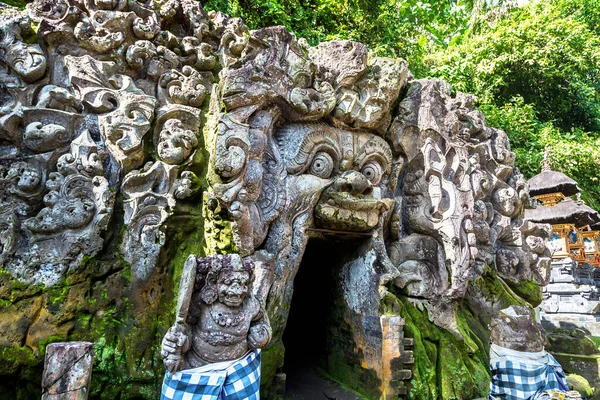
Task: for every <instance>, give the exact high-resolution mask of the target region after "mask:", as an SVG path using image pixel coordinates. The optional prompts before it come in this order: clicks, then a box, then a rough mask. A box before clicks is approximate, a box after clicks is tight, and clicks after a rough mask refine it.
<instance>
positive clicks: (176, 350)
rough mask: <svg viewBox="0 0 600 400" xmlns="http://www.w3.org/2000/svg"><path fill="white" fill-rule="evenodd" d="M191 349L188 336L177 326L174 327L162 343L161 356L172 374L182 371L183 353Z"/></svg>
mask: <svg viewBox="0 0 600 400" xmlns="http://www.w3.org/2000/svg"><path fill="white" fill-rule="evenodd" d="M187 349H189V339H188V336H187V335H186V334H185V333H183V332H182V330H181V329H180V328H179V327H178V326H177V325H174V326H172V327H171V328H170V329H169V330H168V331H167V333H166V334H165V337H164V338H163V341H162V348H161V355H162V356H163V357H164V358H165V360H164V362H165V367H166V368H167V370H169V372H170V373H175V372H177V371H179V370H180V369H181V366H182V364H183V353H184V352H185V351H186V350H187Z"/></svg>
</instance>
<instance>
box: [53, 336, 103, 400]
mask: <svg viewBox="0 0 600 400" xmlns="http://www.w3.org/2000/svg"><path fill="white" fill-rule="evenodd" d="M93 363H94V345H93V344H92V343H89V342H66V343H52V344H50V345H48V347H47V348H46V361H45V363H44V375H43V376H42V400H58V399H60V400H85V399H87V398H88V392H89V386H90V381H91V376H92V365H93Z"/></svg>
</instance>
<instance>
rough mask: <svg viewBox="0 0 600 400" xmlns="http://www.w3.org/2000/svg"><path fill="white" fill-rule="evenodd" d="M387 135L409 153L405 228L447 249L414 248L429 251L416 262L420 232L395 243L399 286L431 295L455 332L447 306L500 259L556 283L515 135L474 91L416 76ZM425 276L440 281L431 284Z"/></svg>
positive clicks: (512, 276) (515, 271)
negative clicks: (487, 114)
mask: <svg viewBox="0 0 600 400" xmlns="http://www.w3.org/2000/svg"><path fill="white" fill-rule="evenodd" d="M387 137H388V138H389V140H390V141H391V142H392V147H393V148H394V150H396V151H398V152H399V153H400V154H403V155H404V157H405V159H406V168H405V170H406V175H405V177H404V190H403V194H404V196H405V203H404V204H405V205H404V206H405V211H399V212H406V215H407V222H408V226H403V227H402V228H401V229H404V230H405V231H409V230H411V231H414V232H417V233H418V234H419V235H426V236H428V237H432V238H434V239H435V240H436V242H437V244H440V245H441V246H436V244H432V245H431V246H427V247H425V245H424V242H421V243H422V244H421V245H418V246H417V247H412V246H410V245H409V246H408V247H411V248H412V249H417V250H418V251H420V248H423V251H425V248H428V253H429V254H428V255H427V256H419V255H418V254H415V256H416V257H418V258H417V259H415V258H413V257H414V256H412V255H411V254H410V250H409V248H408V247H407V244H409V243H411V239H409V238H410V236H414V235H416V233H413V234H411V235H410V236H407V237H399V238H398V241H397V242H396V243H392V244H391V249H392V251H391V252H390V255H391V256H392V259H394V258H395V259H396V260H394V261H395V263H396V265H398V263H400V264H399V269H400V276H399V277H398V279H397V280H396V284H397V285H399V286H400V287H404V286H407V288H408V290H409V293H411V292H412V293H414V296H415V297H418V298H422V299H426V300H425V301H424V302H423V305H425V307H427V308H428V310H429V312H430V318H432V320H433V321H434V322H436V323H437V324H439V325H440V326H443V327H445V328H447V329H450V330H453V331H455V332H456V322H455V321H454V316H453V312H451V311H450V310H448V309H446V307H444V306H443V304H448V302H452V301H453V300H457V299H460V298H463V297H464V296H465V293H466V289H467V285H468V283H469V281H470V280H473V279H475V278H477V277H478V276H480V275H481V273H482V272H483V271H484V269H485V268H488V267H489V266H490V265H491V264H492V263H493V262H494V261H495V262H496V266H497V268H498V272H499V274H500V276H502V278H504V279H507V280H509V281H511V282H515V283H517V282H519V281H520V280H534V281H535V282H536V283H538V284H540V285H543V284H545V282H547V279H548V271H549V269H548V268H549V265H550V264H549V263H550V257H549V256H550V254H549V251H548V250H547V249H546V248H545V246H544V245H543V240H545V238H547V237H548V236H549V231H548V227H546V226H543V225H536V224H532V223H529V222H524V221H523V219H522V215H523V207H524V205H525V204H526V203H527V200H528V196H527V193H526V183H525V181H524V179H523V178H522V177H521V176H520V175H519V174H518V172H517V171H515V170H514V166H513V160H514V154H513V153H511V152H510V148H509V147H508V142H507V140H506V135H505V134H504V132H502V131H499V130H497V129H494V128H490V127H487V126H486V124H485V121H484V119H483V115H482V114H481V113H480V112H479V111H477V110H476V109H474V106H473V97H472V96H469V95H465V94H462V93H458V94H457V95H456V97H451V96H450V88H449V86H448V85H446V84H445V83H444V82H440V81H425V80H419V81H414V82H413V83H412V84H411V85H410V87H409V89H408V93H407V95H406V97H405V98H404V99H403V100H402V102H401V104H400V110H399V115H398V116H397V117H396V119H395V120H394V122H393V123H392V125H391V127H390V130H389V131H388V133H387ZM401 229H399V230H401ZM418 237H419V236H416V237H415V239H414V240H413V241H417V240H419V239H418ZM407 251H409V253H408V254H407V253H406V252H407ZM413 251H414V250H413ZM494 256H495V257H494ZM408 271H410V272H409V273H408V275H409V278H405V277H404V276H406V275H405V274H406V272H408ZM415 275H416V277H415ZM419 275H422V277H421V278H419V277H418V276H419ZM410 276H412V277H410ZM416 282H433V283H434V284H432V285H431V284H430V285H427V286H428V287H429V289H426V287H425V286H423V284H416ZM435 282H440V283H435ZM446 282H449V285H446Z"/></svg>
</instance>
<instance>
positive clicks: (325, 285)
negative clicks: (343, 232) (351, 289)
mask: <svg viewBox="0 0 600 400" xmlns="http://www.w3.org/2000/svg"><path fill="white" fill-rule="evenodd" d="M357 242H358V241H357V240H341V239H339V238H336V237H326V238H313V239H310V240H309V242H308V245H307V247H306V250H305V252H304V256H303V258H302V263H301V265H300V268H299V269H298V273H297V275H296V277H295V279H294V294H293V297H292V302H291V305H290V313H289V317H288V322H287V326H286V329H285V332H284V334H283V343H284V345H285V360H284V366H283V372H285V374H286V385H285V386H286V398H289V399H292V400H294V399H327V398H337V399H340V400H342V399H343V400H353V399H358V397H357V395H355V394H354V393H352V392H349V391H347V390H345V389H343V388H342V387H341V386H340V385H339V384H337V383H335V382H334V381H333V380H331V378H330V376H331V374H332V372H334V371H330V370H329V369H330V363H329V362H328V358H329V356H330V354H331V350H332V349H331V344H332V340H335V339H332V338H333V337H335V336H337V335H336V334H335V330H336V327H337V326H338V325H339V319H340V318H342V315H343V310H342V306H341V305H340V304H339V302H337V301H336V298H337V296H341V290H340V279H339V274H340V270H341V267H342V265H343V261H344V259H345V257H344V255H345V254H347V253H351V252H352V250H351V249H352V248H356V246H357ZM334 375H335V374H334Z"/></svg>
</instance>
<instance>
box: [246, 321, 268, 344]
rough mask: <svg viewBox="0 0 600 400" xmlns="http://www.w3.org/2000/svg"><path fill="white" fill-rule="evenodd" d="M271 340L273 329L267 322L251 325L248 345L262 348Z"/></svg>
mask: <svg viewBox="0 0 600 400" xmlns="http://www.w3.org/2000/svg"><path fill="white" fill-rule="evenodd" d="M269 340H271V330H270V329H269V326H268V325H267V324H264V323H261V324H256V325H253V326H251V327H250V331H249V332H248V347H250V348H251V349H260V348H261V347H264V346H266V345H267V343H269Z"/></svg>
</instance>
